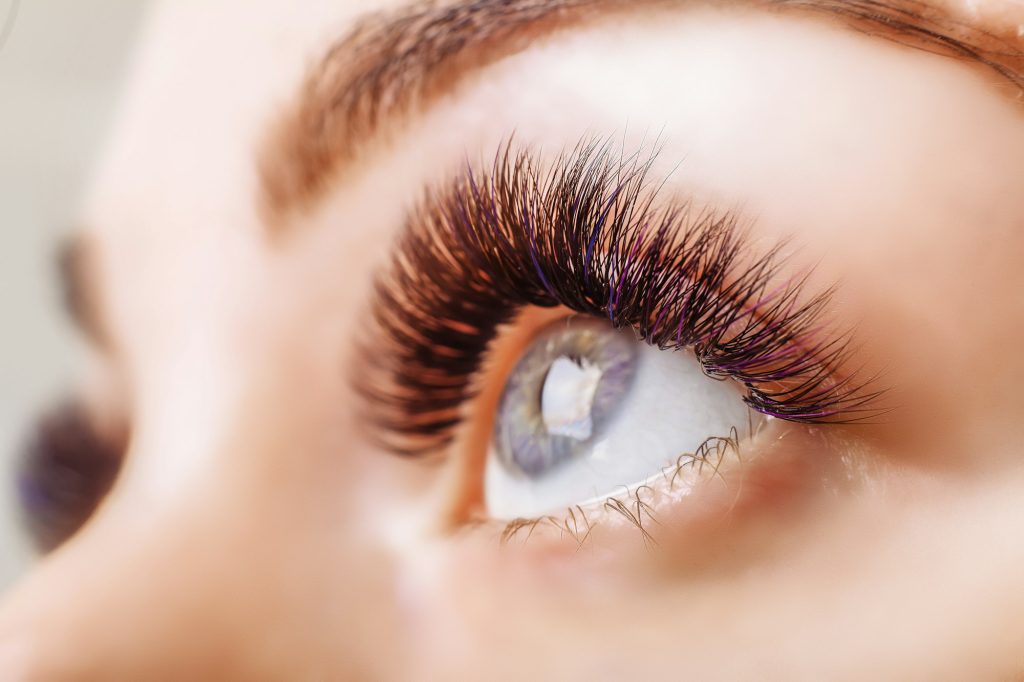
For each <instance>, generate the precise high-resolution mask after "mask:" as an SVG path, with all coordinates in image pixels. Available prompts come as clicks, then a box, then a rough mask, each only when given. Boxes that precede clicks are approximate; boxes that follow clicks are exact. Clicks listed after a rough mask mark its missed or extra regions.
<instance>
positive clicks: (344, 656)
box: [0, 400, 398, 680]
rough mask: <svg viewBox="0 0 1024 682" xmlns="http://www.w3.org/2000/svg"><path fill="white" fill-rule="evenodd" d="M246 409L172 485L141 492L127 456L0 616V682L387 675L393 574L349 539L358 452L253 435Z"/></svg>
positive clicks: (144, 476) (144, 469)
mask: <svg viewBox="0 0 1024 682" xmlns="http://www.w3.org/2000/svg"><path fill="white" fill-rule="evenodd" d="M274 403H275V405H276V406H277V407H276V408H275V409H276V410H277V411H280V410H281V407H280V406H281V401H280V400H275V401H274ZM252 412H253V411H252V410H249V411H246V412H245V414H244V415H242V416H240V417H239V418H238V420H237V421H238V423H240V424H243V425H246V427H247V428H244V429H237V430H236V431H237V433H238V435H236V436H232V435H230V434H231V430H230V429H225V431H224V433H226V434H228V435H226V436H224V437H222V438H220V439H208V440H205V441H203V442H210V443H218V444H219V445H218V448H217V449H215V450H211V451H210V452H208V453H203V456H201V457H192V459H193V460H194V461H196V462H201V464H199V465H195V466H190V467H187V468H186V469H185V471H187V473H180V472H177V473H175V474H174V475H175V482H174V486H173V489H172V490H167V487H166V486H160V485H151V483H152V480H153V479H154V478H159V477H160V476H161V472H162V471H163V470H162V469H161V468H160V467H159V466H150V465H147V464H145V463H144V462H146V461H152V460H154V458H153V457H152V456H151V453H147V452H137V453H134V452H133V453H132V454H131V455H130V456H129V458H128V460H129V467H128V470H126V471H125V472H122V476H121V478H120V480H119V481H118V483H117V485H116V486H115V489H114V490H113V491H112V493H111V495H110V497H109V498H108V499H107V501H105V503H104V504H103V506H102V507H101V508H100V510H99V511H98V512H97V514H96V516H95V518H94V519H93V520H91V521H90V523H89V524H87V525H86V527H85V528H84V529H83V530H82V531H81V532H80V533H79V535H77V536H75V537H73V538H72V539H71V540H70V541H69V542H68V543H67V544H66V545H64V546H63V547H61V548H60V549H58V550H57V551H56V552H54V553H53V554H52V555H50V556H49V557H47V558H46V559H45V560H43V561H42V563H41V564H40V566H39V567H38V568H37V569H36V570H35V571H34V572H33V573H32V574H30V576H29V577H28V578H27V579H26V580H25V582H23V583H22V584H21V585H19V586H17V587H16V589H15V590H14V591H13V592H12V593H11V594H10V595H8V597H7V598H6V599H5V601H4V603H3V604H2V605H0V679H3V680H63V679H75V680H79V679H104V680H106V679H125V680H152V679H218V680H232V679H246V680H253V679H325V678H329V679H339V678H342V679H350V678H365V677H372V678H375V679H380V678H381V677H386V676H387V674H386V672H385V671H386V669H387V666H388V665H389V662H392V663H393V662H394V661H395V660H398V659H396V658H395V657H388V656H383V655H378V654H379V653H380V651H379V649H380V647H381V646H382V643H385V642H386V643H387V646H388V647H389V649H390V650H391V651H392V652H393V651H394V649H395V648H396V647H397V646H398V643H397V642H396V641H395V639H394V637H393V634H394V628H393V627H392V623H393V618H392V616H391V612H392V607H391V604H392V602H393V599H392V597H391V595H392V594H394V590H393V588H392V586H391V585H392V582H393V581H392V578H391V577H390V576H391V574H392V569H391V566H390V562H389V559H388V558H387V556H385V554H384V553H383V552H381V551H377V550H376V549H375V548H374V546H373V545H372V544H368V543H367V542H366V541H365V540H361V539H359V538H360V535H359V534H358V533H356V532H354V530H353V529H354V520H356V519H358V510H357V509H355V508H354V507H355V503H353V502H352V498H353V495H352V494H351V493H352V490H353V488H354V487H357V486H358V485H359V482H358V479H357V477H356V474H355V469H354V468H353V467H352V466H351V463H352V460H353V458H354V457H355V456H356V455H355V453H353V452H350V451H346V450H344V448H341V449H340V450H339V449H338V447H339V446H338V441H337V439H334V440H333V442H332V443H331V444H330V447H327V444H325V443H324V442H322V441H320V440H318V439H316V438H306V439H305V440H303V439H302V438H301V437H300V436H299V434H300V433H307V434H308V433H311V432H314V431H316V429H314V428H313V426H312V425H311V424H310V423H308V420H304V421H302V422H301V423H300V422H298V421H296V420H292V421H291V422H289V421H288V420H285V419H280V418H278V419H276V420H275V421H274V424H275V426H274V427H273V428H262V429H259V430H258V432H257V431H254V427H253V426H252V425H254V424H261V423H262V424H264V425H266V424H267V423H268V421H269V417H267V416H266V415H264V416H263V417H259V416H258V415H256V414H253V413H252ZM242 417H244V418H242ZM293 426H294V428H293ZM141 440H142V441H143V442H145V441H146V440H148V439H146V438H142V439H141ZM156 440H157V441H159V442H161V443H162V442H166V441H165V439H162V438H159V439H156ZM140 447H146V446H145V445H144V444H143V445H142V446H140ZM173 454H175V453H167V452H165V453H162V455H161V456H171V455H173ZM181 456H182V457H185V456H186V453H181ZM133 461H138V462H141V463H140V464H139V465H138V466H134V467H133V466H132V462H133ZM336 463H337V466H334V464H336ZM370 614H372V617H370Z"/></svg>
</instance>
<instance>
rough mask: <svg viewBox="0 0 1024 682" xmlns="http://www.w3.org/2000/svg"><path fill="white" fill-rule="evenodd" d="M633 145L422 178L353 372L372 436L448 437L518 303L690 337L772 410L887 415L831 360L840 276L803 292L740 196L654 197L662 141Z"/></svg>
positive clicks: (846, 418) (841, 342)
mask: <svg viewBox="0 0 1024 682" xmlns="http://www.w3.org/2000/svg"><path fill="white" fill-rule="evenodd" d="M639 159H640V157H639V156H636V155H635V156H633V157H630V158H627V159H625V160H615V158H614V157H613V156H612V155H611V154H610V152H609V151H608V148H607V146H602V145H600V144H597V143H594V142H586V141H585V142H583V143H581V144H580V145H579V146H578V147H577V148H576V149H574V150H573V151H572V152H570V153H568V154H565V155H563V156H562V157H560V158H559V159H558V160H556V162H555V163H554V164H552V165H551V166H550V169H549V170H548V171H542V170H540V169H539V168H538V166H537V165H536V164H535V163H534V162H533V161H532V159H531V157H530V156H529V154H528V153H527V152H514V151H513V148H512V146H511V144H508V145H506V146H505V147H504V148H503V149H502V150H501V151H500V152H499V154H498V156H497V157H496V160H495V162H494V166H493V168H492V169H491V170H490V171H489V172H487V173H480V172H476V171H473V170H467V171H466V172H465V173H464V174H462V175H461V176H459V177H457V178H456V179H455V180H454V181H453V182H452V183H451V184H450V185H449V186H448V187H447V188H445V189H443V190H441V191H438V192H434V193H431V194H428V196H427V198H426V199H425V200H424V201H423V203H422V204H421V205H420V207H419V208H418V210H416V211H414V212H413V213H412V214H411V215H410V218H409V221H408V224H407V226H406V229H405V231H404V232H403V234H402V235H401V237H400V239H399V241H398V243H397V245H396V248H395V254H394V257H393V260H392V262H391V265H390V267H389V268H388V269H387V270H386V271H385V272H384V273H383V275H382V276H381V277H380V278H379V279H378V282H377V287H376V291H375V298H374V301H373V306H372V324H371V325H369V333H370V337H369V338H368V339H366V340H365V342H364V344H363V349H364V351H363V353H362V354H361V357H360V366H359V371H358V372H357V373H356V376H357V377H358V378H357V384H358V386H359V388H360V389H361V391H362V393H363V395H364V396H365V398H366V402H367V406H368V408H369V410H368V412H369V414H368V418H369V421H370V423H371V424H373V425H375V427H376V429H375V433H374V435H375V436H377V440H379V441H380V442H382V443H383V444H384V445H385V446H386V447H388V448H389V449H391V450H393V451H396V452H399V453H405V454H421V453H424V452H428V451H431V450H436V449H438V448H440V447H443V446H445V445H446V444H448V443H449V442H450V441H451V439H452V433H453V430H454V427H455V426H456V425H458V423H459V422H460V420H461V418H462V406H463V404H464V402H465V401H466V400H468V399H469V398H471V397H473V396H474V395H475V393H476V391H477V388H476V386H475V381H476V379H477V377H478V375H479V370H480V368H481V365H482V362H483V359H484V357H485V356H486V354H487V351H488V349H489V347H490V345H491V343H492V341H493V339H494V337H495V336H496V334H497V332H498V329H499V328H500V327H501V326H502V325H504V324H507V323H509V322H510V321H511V320H512V319H513V318H514V316H515V314H516V312H517V311H518V310H519V309H521V308H522V307H524V306H539V307H553V306H557V305H561V306H565V307H567V308H569V309H571V310H573V311H575V312H579V313H584V314H589V315H594V316H598V317H605V318H607V319H608V320H609V322H610V323H611V324H612V325H613V326H616V327H627V326H628V327H632V328H634V329H636V330H637V332H638V333H639V335H640V336H641V337H642V338H643V339H645V340H646V341H647V342H648V343H650V344H652V345H655V346H657V347H659V348H662V349H678V348H684V347H685V348H691V349H693V351H694V353H695V355H696V356H697V359H698V360H699V361H700V363H701V364H702V366H703V367H704V370H705V372H706V373H707V374H708V375H709V376H712V377H717V378H723V379H724V378H732V379H735V380H737V381H739V382H740V383H742V384H743V385H744V386H745V387H746V389H747V395H746V396H745V398H744V399H745V401H746V402H747V403H748V404H749V405H750V406H751V407H752V408H753V409H754V410H756V411H758V412H761V413H763V414H766V415H769V416H773V417H777V418H780V419H783V420H788V421H794V422H802V423H822V422H843V423H846V422H851V421H857V420H863V419H865V418H868V417H870V416H872V415H874V414H877V410H872V409H871V403H872V402H873V401H874V400H875V399H876V398H877V397H878V395H879V392H877V391H869V390H867V387H868V386H869V384H870V383H871V382H870V381H863V380H861V379H860V378H859V376H858V373H857V372H853V373H850V374H848V375H846V376H845V377H842V378H839V377H838V376H837V375H838V373H839V372H840V370H841V369H842V368H843V367H845V366H846V365H848V364H849V356H850V351H849V348H848V336H847V335H846V334H836V333H831V332H830V331H829V326H828V325H826V324H825V323H824V321H823V319H822V318H823V315H824V312H825V310H826V308H827V306H828V304H829V301H830V294H831V292H826V293H824V294H822V295H819V296H816V297H812V298H810V299H809V300H807V297H805V296H804V295H803V290H804V288H805V281H806V278H804V279H793V278H786V277H783V276H782V269H783V267H784V265H785V259H784V258H783V257H781V256H780V251H781V247H778V248H775V249H772V250H770V251H769V252H768V253H767V254H765V255H763V256H762V257H760V258H757V259H753V260H751V259H750V258H749V257H748V256H747V253H748V251H749V250H750V249H749V248H748V245H747V243H746V240H745V232H744V231H743V230H742V229H740V227H739V224H738V223H739V220H738V218H737V217H736V216H735V215H733V214H731V213H724V214H718V213H714V212H711V211H703V212H697V211H694V210H693V209H692V207H691V206H690V205H689V204H687V203H686V202H683V203H681V204H679V203H676V204H668V208H658V205H659V188H657V187H652V184H651V182H650V181H649V180H648V175H649V171H650V168H651V165H652V163H653V157H652V158H649V159H647V160H646V161H641V160H639ZM780 281H781V284H779V282H780ZM805 301H806V302H805Z"/></svg>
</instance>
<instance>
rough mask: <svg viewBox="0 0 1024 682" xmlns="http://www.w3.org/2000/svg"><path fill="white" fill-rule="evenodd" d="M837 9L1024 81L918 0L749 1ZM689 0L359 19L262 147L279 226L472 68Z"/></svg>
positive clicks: (867, 25) (983, 39)
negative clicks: (393, 123) (611, 18)
mask: <svg viewBox="0 0 1024 682" xmlns="http://www.w3.org/2000/svg"><path fill="white" fill-rule="evenodd" d="M741 1H742V2H744V3H745V4H747V5H750V6H757V7H764V8H769V9H778V10H795V11H801V12H804V13H805V14H807V13H809V14H814V13H818V14H825V15H829V16H833V17H837V18H839V19H840V20H842V21H843V22H844V23H846V24H847V25H849V26H850V27H851V28H853V29H855V30H858V31H862V32H864V33H867V34H870V35H877V36H879V37H883V38H886V39H889V40H893V41H896V42H899V43H902V44H905V45H908V46H910V47H913V48H917V49H921V50H925V51H928V52H931V53H935V54H939V55H944V56H949V57H956V58H960V59H964V60H968V61H972V62H976V63H978V64H980V65H982V66H984V67H987V68H988V69H989V70H990V71H992V72H995V73H996V74H998V75H999V76H1000V77H1001V78H1002V79H1003V80H1004V82H1006V83H1008V84H1009V85H1010V86H1012V87H1013V88H1014V89H1015V91H1016V92H1018V93H1019V92H1020V91H1022V90H1024V51H1022V50H1021V47H1020V46H1019V45H1016V44H1013V43H1010V42H1007V41H1006V40H1004V39H1002V38H1000V37H998V36H996V35H994V34H992V33H990V32H987V31H985V30H983V29H981V28H979V27H976V26H973V25H971V24H969V23H966V22H962V21H958V20H956V19H954V18H953V17H952V16H951V15H950V14H948V13H947V12H945V11H943V10H942V9H940V8H937V7H935V6H933V5H931V4H929V3H927V2H923V1H921V0H741ZM683 5H684V0H442V1H437V0H423V1H420V2H416V3H414V4H412V5H409V6H406V7H403V8H401V9H398V10H393V11H385V12H379V13H373V14H370V15H367V16H365V17H363V18H362V19H361V20H360V21H359V23H358V24H357V25H356V27H355V28H354V29H353V30H352V31H351V32H350V33H349V34H348V35H347V36H345V37H344V38H342V39H341V40H339V41H338V42H337V43H335V44H334V45H333V46H331V47H330V49H329V50H328V51H327V53H326V54H325V55H324V56H323V57H322V58H321V59H320V61H319V63H318V64H317V65H316V66H315V67H314V68H313V69H312V71H311V72H310V73H309V75H308V76H307V78H306V80H305V81H304V83H303V84H302V85H301V87H300V89H299V92H298V94H297V98H296V100H295V101H294V103H293V105H292V106H291V107H290V108H288V109H286V111H285V112H284V114H283V115H282V116H281V118H280V119H279V120H278V122H277V124H276V125H275V126H274V127H273V129H272V134H271V136H270V138H269V139H268V140H267V144H266V145H265V146H264V147H263V148H262V149H261V157H260V163H259V173H260V179H261V188H262V197H261V198H262V200H263V204H264V208H265V209H266V212H267V215H268V218H269V222H270V224H271V225H275V224H279V223H280V220H279V218H280V217H281V216H282V215H284V214H286V213H287V212H288V211H290V210H293V209H294V208H296V207H302V206H305V205H308V204H310V203H312V202H313V201H315V200H316V199H317V198H318V197H319V196H320V195H321V194H322V193H323V191H324V190H325V188H326V187H327V185H328V183H329V182H331V181H332V180H333V179H334V178H335V177H336V175H337V174H338V172H339V171H340V170H341V169H342V168H343V167H344V166H345V165H346V163H347V162H350V161H352V160H354V159H355V158H356V157H357V156H358V154H359V152H360V150H361V149H362V148H363V147H364V146H365V145H366V144H367V142H368V141H371V140H373V139H374V138H375V137H377V136H378V135H379V133H380V132H381V130H382V128H383V124H384V122H385V121H388V120H395V119H401V117H402V116H404V115H408V114H410V113H414V112H416V111H422V110H424V109H426V108H427V107H428V106H429V105H430V104H431V103H432V102H433V101H436V100H437V99H438V98H440V97H442V96H444V95H446V94H448V93H451V92H452V91H453V90H454V89H455V88H456V86H457V85H458V84H459V83H460V82H461V80H462V79H463V78H464V77H465V76H467V75H468V74H469V73H471V72H474V71H478V70H479V69H481V68H484V67H486V66H488V65H490V64H493V63H495V62H497V61H499V60H500V59H502V58H504V57H507V56H510V55H512V54H515V53H516V52H519V51H521V50H523V49H525V47H527V46H528V45H529V43H530V42H531V41H532V40H533V39H535V38H537V37H539V36H543V35H548V34H551V33H553V32H555V31H558V30H562V29H565V28H569V27H572V26H575V25H580V24H582V23H585V22H586V21H589V20H591V19H593V18H594V17H596V16H599V15H600V16H605V15H607V14H608V13H610V12H611V13H614V12H626V11H632V10H636V9H637V8H651V9H654V8H658V9H663V8H672V7H677V6H683Z"/></svg>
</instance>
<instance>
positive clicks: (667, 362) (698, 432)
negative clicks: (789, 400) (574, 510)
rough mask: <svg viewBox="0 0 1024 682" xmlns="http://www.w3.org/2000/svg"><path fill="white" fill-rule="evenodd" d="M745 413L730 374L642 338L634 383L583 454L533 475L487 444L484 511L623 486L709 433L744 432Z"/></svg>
mask: <svg viewBox="0 0 1024 682" xmlns="http://www.w3.org/2000/svg"><path fill="white" fill-rule="evenodd" d="M638 343H642V342H638ZM548 390H551V391H552V392H555V391H556V389H555V388H554V387H551V388H548V387H545V391H548ZM749 421H750V408H748V407H747V406H746V405H745V404H744V403H743V401H742V398H741V395H740V392H739V391H738V390H737V388H736V384H735V383H734V382H730V381H716V380H714V379H711V378H709V377H707V376H706V375H705V374H704V373H703V372H702V371H701V368H700V365H699V364H698V363H697V360H696V359H695V358H694V357H693V355H692V354H690V353H688V352H684V351H678V352H668V351H660V350H658V349H657V348H654V347H651V346H648V345H646V344H643V347H642V348H640V349H639V352H638V354H637V373H636V376H635V378H634V380H633V386H632V388H631V389H630V391H629V393H628V394H627V395H626V396H625V397H624V398H623V401H622V404H621V405H620V406H619V408H618V411H617V412H616V414H615V416H614V417H613V418H612V421H611V423H609V424H607V425H605V427H604V428H603V431H602V432H601V433H600V434H599V435H598V437H597V438H595V439H594V441H593V443H592V444H591V446H590V448H589V450H588V451H587V453H586V454H585V455H583V456H580V457H577V458H576V459H574V460H572V461H569V462H565V463H564V464H563V465H561V466H558V467H556V468H554V469H553V470H552V471H551V472H549V473H547V474H544V475H542V476H539V477H537V478H533V479H531V478H529V477H525V476H522V475H521V474H518V473H512V472H509V471H508V470H507V469H506V467H505V465H504V464H502V462H501V461H500V458H499V457H497V456H496V454H495V453H494V452H493V450H492V452H491V453H490V454H489V455H488V459H487V467H486V473H485V476H484V495H485V499H486V501H487V509H488V512H489V514H490V515H491V516H492V517H494V518H502V519H512V518H518V517H531V516H537V515H540V514H544V513H549V512H557V511H562V510H564V509H566V508H568V507H572V506H573V505H577V504H581V503H583V502H586V501H589V500H594V499H600V498H602V497H607V496H609V495H613V494H616V493H622V492H624V491H625V490H626V489H627V488H629V487H631V486H634V485H637V484H640V483H642V482H644V481H646V480H647V479H649V478H650V477H651V476H654V475H655V474H657V473H658V472H659V471H661V470H663V469H665V468H666V467H668V466H670V465H671V464H673V463H674V462H675V461H676V460H677V459H678V458H679V456H680V455H683V454H686V453H692V452H694V451H695V450H696V449H697V448H698V447H700V445H701V444H702V443H704V441H706V440H707V439H708V438H711V437H714V436H728V435H729V433H730V431H731V430H732V429H733V428H736V429H737V430H738V431H739V432H740V433H741V434H744V433H746V431H747V429H748V425H749Z"/></svg>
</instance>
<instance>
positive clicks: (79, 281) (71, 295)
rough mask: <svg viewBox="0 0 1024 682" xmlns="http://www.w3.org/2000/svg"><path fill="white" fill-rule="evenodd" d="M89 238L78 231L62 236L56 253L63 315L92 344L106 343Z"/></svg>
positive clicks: (94, 261) (94, 262)
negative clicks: (62, 239) (62, 238)
mask: <svg viewBox="0 0 1024 682" xmlns="http://www.w3.org/2000/svg"><path fill="white" fill-rule="evenodd" d="M94 254H95V249H94V248H93V246H92V242H91V241H90V240H89V239H87V238H86V237H83V236H81V235H76V236H73V237H70V238H68V239H66V240H65V241H64V242H62V243H61V244H59V245H58V247H57V253H56V266H57V278H58V282H59V286H60V296H61V303H62V305H63V308H64V311H65V313H66V314H67V316H68V317H69V318H70V319H71V321H72V322H73V323H74V325H75V327H77V329H78V331H79V332H81V333H82V334H83V335H84V336H85V337H86V338H88V339H89V341H90V342H91V343H92V344H93V345H94V346H96V347H99V348H103V347H106V346H108V345H109V341H110V337H109V335H108V334H107V325H106V323H105V319H104V315H103V309H102V306H101V305H100V301H99V300H98V296H97V287H96V279H97V277H96V258H95V255H94Z"/></svg>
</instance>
